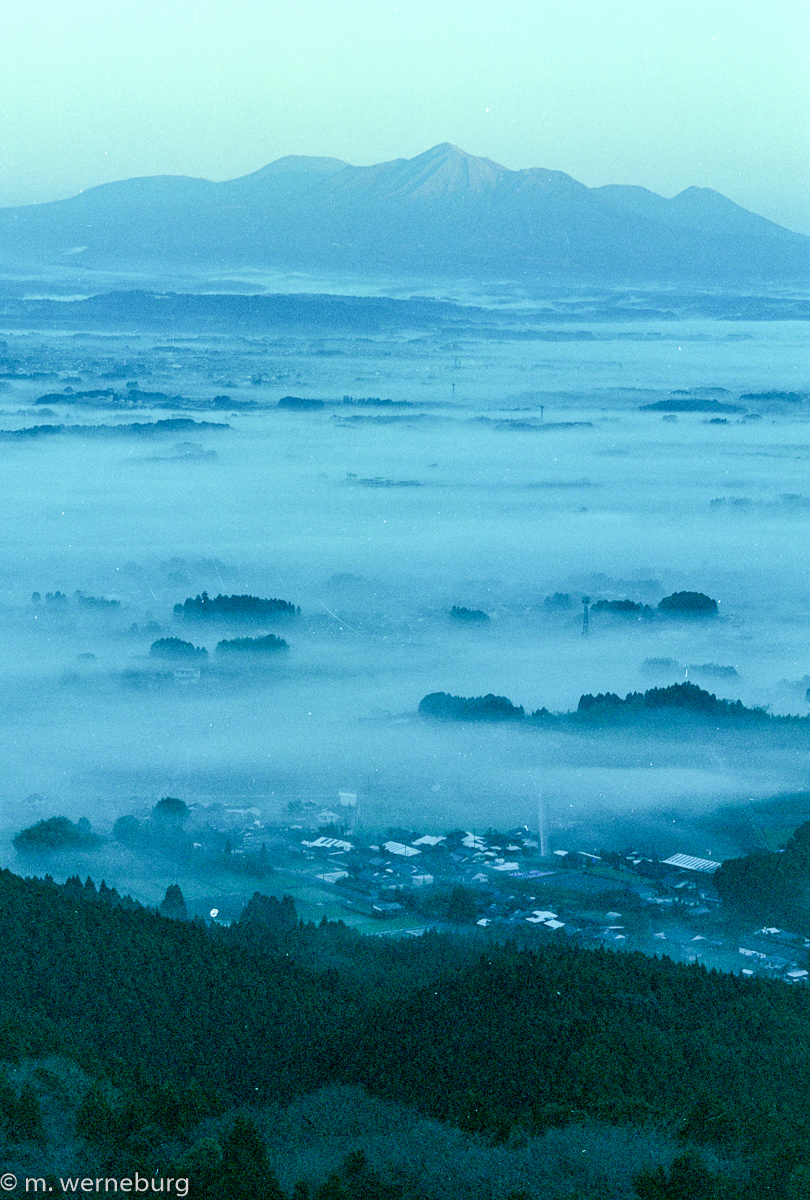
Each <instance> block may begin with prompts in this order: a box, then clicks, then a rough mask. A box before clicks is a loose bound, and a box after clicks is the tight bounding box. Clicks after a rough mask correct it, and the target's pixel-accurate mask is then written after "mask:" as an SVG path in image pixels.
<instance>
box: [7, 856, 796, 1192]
mask: <svg viewBox="0 0 810 1200" xmlns="http://www.w3.org/2000/svg"><path fill="white" fill-rule="evenodd" d="M101 894H102V893H101V889H98V890H97V889H96V888H95V887H94V886H87V885H85V886H84V888H81V889H78V890H77V888H76V885H75V884H74V886H73V887H72V888H65V887H58V886H56V885H54V884H53V883H52V882H42V881H37V880H23V879H20V878H19V877H17V876H14V875H12V874H11V873H9V872H7V871H4V872H2V873H0V913H1V914H2V933H3V936H2V938H0V973H2V978H3V980H4V986H3V989H2V994H0V1052H1V1053H2V1056H3V1058H4V1059H5V1060H6V1061H7V1062H13V1061H16V1060H19V1059H20V1058H21V1057H22V1058H25V1057H31V1056H33V1057H35V1058H36V1057H40V1058H41V1057H42V1056H44V1055H46V1054H53V1053H61V1054H62V1055H67V1056H68V1057H73V1058H75V1059H76V1060H77V1061H78V1062H79V1063H81V1064H82V1065H83V1067H84V1068H85V1070H86V1071H88V1072H89V1074H90V1075H91V1076H92V1078H93V1079H94V1080H95V1083H94V1084H93V1087H92V1088H91V1092H90V1093H88V1094H87V1095H86V1096H85V1097H84V1099H83V1100H82V1103H81V1106H80V1119H79V1126H78V1127H79V1130H80V1131H81V1130H85V1134H86V1136H87V1137H88V1138H89V1139H90V1140H91V1141H92V1140H93V1139H94V1141H93V1145H94V1146H95V1147H96V1150H97V1151H98V1152H99V1153H102V1154H108V1155H111V1156H113V1157H114V1154H115V1153H121V1152H122V1151H121V1146H120V1145H118V1143H117V1142H116V1141H115V1139H116V1138H119V1137H123V1136H124V1134H123V1133H122V1132H121V1131H122V1130H125V1133H126V1136H127V1137H130V1136H132V1134H133V1131H141V1133H142V1135H143V1136H142V1144H141V1149H140V1150H139V1155H140V1158H141V1160H143V1161H144V1162H145V1163H146V1164H147V1166H148V1164H149V1163H150V1162H152V1161H154V1160H153V1158H150V1153H152V1151H150V1150H149V1146H150V1145H151V1146H152V1148H153V1150H154V1147H155V1146H157V1145H158V1144H159V1143H160V1141H161V1138H162V1139H163V1140H164V1141H166V1140H173V1141H174V1142H175V1144H177V1143H178V1142H181V1143H183V1144H185V1145H186V1146H187V1147H191V1148H192V1149H193V1145H192V1144H193V1143H194V1141H195V1138H196V1139H199V1138H203V1139H204V1137H205V1134H204V1131H202V1132H196V1130H197V1123H198V1122H199V1120H200V1119H201V1118H202V1117H203V1116H205V1115H206V1114H207V1113H210V1112H216V1111H220V1110H221V1108H222V1106H223V1105H227V1104H234V1103H236V1104H245V1103H248V1102H249V1103H251V1104H253V1105H256V1104H266V1103H272V1102H281V1103H284V1102H286V1101H288V1100H290V1098H291V1097H293V1096H295V1095H297V1094H301V1093H305V1092H309V1091H312V1090H313V1089H315V1088H317V1087H319V1086H321V1085H323V1084H326V1083H330V1082H332V1083H337V1082H339V1083H343V1084H355V1085H362V1086H363V1087H364V1088H365V1089H366V1091H367V1092H368V1093H370V1094H372V1095H376V1096H378V1097H395V1098H396V1099H397V1100H398V1101H399V1102H402V1103H404V1104H406V1105H410V1106H412V1107H413V1109H414V1110H417V1111H419V1112H422V1113H426V1114H429V1115H431V1116H433V1117H434V1118H438V1119H439V1120H441V1121H444V1122H450V1123H452V1124H454V1125H456V1126H458V1127H461V1128H462V1129H466V1130H469V1131H473V1132H476V1133H478V1134H480V1135H482V1136H484V1137H486V1138H488V1139H492V1138H495V1139H496V1140H500V1141H503V1140H505V1139H508V1138H509V1137H511V1136H513V1135H516V1132H517V1131H522V1135H527V1134H529V1135H531V1134H533V1133H538V1132H540V1131H542V1130H544V1129H547V1128H549V1127H550V1126H562V1125H566V1124H568V1123H570V1122H579V1123H582V1122H583V1121H584V1122H587V1121H589V1120H592V1119H599V1120H603V1121H604V1120H607V1121H609V1122H614V1123H615V1122H618V1123H628V1124H631V1125H635V1126H642V1125H648V1124H650V1123H652V1124H659V1123H662V1122H663V1123H665V1124H666V1125H667V1126H668V1127H669V1128H671V1129H673V1130H676V1131H680V1134H679V1136H680V1137H681V1139H682V1141H683V1144H684V1145H687V1146H689V1145H692V1146H700V1145H711V1146H715V1147H717V1148H719V1149H720V1150H721V1151H723V1152H724V1153H733V1154H737V1155H742V1156H743V1159H744V1161H745V1162H746V1163H747V1164H748V1167H747V1168H746V1170H748V1169H749V1168H750V1170H751V1172H752V1174H751V1177H750V1179H749V1180H748V1182H747V1183H746V1186H745V1190H744V1191H731V1190H723V1191H722V1192H721V1191H718V1190H714V1191H711V1192H709V1191H703V1192H700V1193H695V1196H700V1197H709V1196H713V1197H719V1196H721V1195H722V1196H724V1197H732V1196H734V1197H742V1196H743V1195H745V1196H746V1197H747V1198H750V1200H759V1198H760V1197H763V1198H764V1197H765V1196H768V1197H773V1196H782V1195H785V1196H788V1195H790V1196H793V1195H794V1193H793V1192H788V1191H785V1190H784V1188H786V1187H787V1186H788V1181H789V1180H790V1179H791V1178H792V1179H794V1180H798V1179H800V1178H801V1171H805V1170H806V1171H808V1172H810V1149H809V1147H810V1093H808V1090H807V1087H806V1080H807V1078H808V1073H810V993H808V991H807V990H806V989H804V988H788V987H786V986H784V985H781V984H778V983H771V982H767V981H746V980H744V979H742V978H740V977H737V976H732V975H721V974H718V973H716V972H706V971H705V969H703V968H702V967H698V966H683V965H676V964H675V963H672V962H670V961H668V960H663V961H658V960H657V959H652V958H647V957H644V956H643V955H639V954H613V953H609V952H604V951H600V952H592V951H585V950H577V949H571V948H557V947H547V946H541V945H540V944H539V943H538V947H537V948H536V949H524V950H520V949H518V948H517V947H516V946H514V945H511V946H510V945H508V944H507V945H504V946H500V947H499V946H497V945H495V944H494V943H493V942H491V941H489V940H488V939H487V937H486V935H485V934H482V935H481V937H480V938H477V937H476V936H470V937H468V938H466V939H452V938H450V937H445V936H439V935H437V934H426V935H425V936H423V937H422V938H420V939H412V940H409V941H405V942H400V943H397V942H392V941H391V940H389V939H381V938H364V937H361V936H360V935H358V934H357V933H355V932H353V931H351V930H348V929H346V928H345V927H344V926H342V925H341V924H337V925H334V924H332V925H330V924H327V923H325V922H324V923H322V925H321V926H320V927H315V926H313V925H308V926H304V925H303V924H301V923H300V922H296V920H295V914H294V910H293V908H292V905H291V904H290V902H289V901H287V902H285V903H278V902H276V901H272V900H262V899H261V898H260V897H254V900H253V901H252V902H251V904H250V905H249V906H248V909H247V910H246V912H245V914H244V915H243V918H242V919H240V921H239V922H238V923H236V924H235V925H233V926H231V927H230V928H223V927H215V928H207V927H206V926H205V925H204V924H203V923H202V922H196V923H190V922H187V921H182V920H172V919H169V918H166V917H163V916H160V915H158V914H157V913H154V912H151V911H147V910H143V909H138V908H125V907H123V906H121V905H114V904H111V903H105V902H103V901H102V899H100V896H101ZM9 1086H11V1085H9ZM111 1088H117V1089H119V1094H122V1095H123V1096H124V1097H126V1096H128V1097H129V1099H128V1100H126V1101H125V1102H124V1101H116V1100H115V1099H114V1093H113V1092H111V1091H110V1089H111ZM121 1089H123V1091H122V1092H121ZM105 1097H106V1098H105ZM110 1097H113V1098H112V1099H111V1098H110ZM15 1103H17V1102H16V1101H15ZM116 1104H119V1108H118V1109H116ZM120 1104H124V1108H120ZM105 1105H106V1108H105ZM117 1112H118V1113H119V1115H120V1113H123V1114H124V1116H125V1117H126V1120H124V1117H123V1116H122V1117H121V1119H120V1120H119V1119H118V1117H117V1116H116V1113H117ZM105 1114H106V1115H105ZM116 1131H117V1132H116ZM150 1131H151V1132H150ZM156 1131H157V1132H156ZM150 1138H151V1139H152V1140H151V1142H150V1140H149V1139H150ZM209 1141H210V1138H209ZM200 1144H202V1143H200ZM144 1146H145V1147H146V1149H144ZM116 1147H117V1149H116ZM155 1152H156V1151H155ZM188 1153H189V1154H191V1149H189V1150H188ZM192 1157H193V1156H192ZM713 1186H714V1185H713ZM718 1186H719V1185H718ZM791 1186H792V1185H791ZM769 1189H770V1190H769ZM780 1189H781V1190H780ZM199 1194H201V1195H203V1194H205V1195H208V1193H204V1192H200V1193H199ZM224 1194H225V1193H221V1192H212V1193H210V1196H209V1200H212V1198H213V1197H215V1196H216V1197H219V1196H220V1195H224ZM241 1194H242V1193H239V1195H241ZM336 1194H338V1193H336ZM358 1194H359V1193H358ZM391 1194H392V1195H395V1194H396V1193H391ZM799 1194H800V1193H799V1192H795V1195H796V1196H798V1195H799ZM340 1195H344V1193H340ZM345 1195H351V1193H345ZM645 1195H649V1196H652V1195H656V1196H659V1197H667V1196H674V1195H675V1193H674V1192H670V1191H659V1192H655V1193H653V1192H647V1193H645ZM689 1195H690V1196H691V1195H692V1193H691V1192H690V1193H689ZM228 1196H230V1193H228Z"/></svg>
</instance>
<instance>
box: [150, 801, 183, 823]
mask: <svg viewBox="0 0 810 1200" xmlns="http://www.w3.org/2000/svg"><path fill="white" fill-rule="evenodd" d="M187 818H188V805H187V804H186V802H185V800H178V799H177V797H176V796H164V797H163V799H162V800H158V802H157V804H156V805H155V807H154V808H153V809H152V820H153V821H154V823H155V824H156V825H158V826H160V827H161V828H162V829H181V828H182V826H183V824H184V823H185V821H186V819H187Z"/></svg>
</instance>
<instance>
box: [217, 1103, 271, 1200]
mask: <svg viewBox="0 0 810 1200" xmlns="http://www.w3.org/2000/svg"><path fill="white" fill-rule="evenodd" d="M221 1180H222V1182H221V1192H220V1194H221V1196H222V1200H257V1197H261V1200H286V1197H285V1196H284V1193H283V1192H282V1190H281V1188H280V1187H279V1185H278V1180H277V1179H276V1177H275V1175H274V1174H273V1172H272V1171H271V1169H270V1164H269V1162H268V1159H267V1149H266V1147H265V1144H264V1142H263V1141H262V1138H261V1134H260V1133H259V1131H258V1129H257V1128H256V1126H255V1125H254V1123H253V1121H251V1119H250V1118H249V1117H245V1116H242V1115H241V1114H240V1115H238V1116H237V1117H236V1118H235V1119H234V1122H233V1125H232V1126H231V1128H230V1129H229V1130H228V1132H227V1134H226V1135H225V1138H224V1140H223V1143H222V1175H221Z"/></svg>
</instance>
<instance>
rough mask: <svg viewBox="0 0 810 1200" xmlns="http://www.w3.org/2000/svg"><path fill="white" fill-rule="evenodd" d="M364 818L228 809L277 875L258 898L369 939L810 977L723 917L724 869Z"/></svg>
mask: <svg viewBox="0 0 810 1200" xmlns="http://www.w3.org/2000/svg"><path fill="white" fill-rule="evenodd" d="M358 815H359V814H358V807H357V796H356V795H355V794H354V793H350V792H341V793H339V802H338V803H337V804H336V805H335V806H334V807H333V808H330V807H326V808H323V807H322V806H319V805H318V804H316V803H314V802H296V803H294V804H292V805H290V808H289V812H288V816H287V820H286V821H284V822H276V823H273V824H270V823H265V822H264V821H262V819H261V815H260V810H259V809H256V808H231V809H227V810H225V812H223V813H222V817H223V818H224V819H225V820H226V821H227V823H228V825H229V828H230V831H231V837H232V840H233V846H234V849H233V851H232V853H233V854H234V855H235V856H237V857H238V856H246V857H250V858H255V857H260V858H261V860H262V861H263V862H264V863H266V864H267V866H268V868H270V869H271V872H272V873H271V874H269V875H268V877H267V880H266V881H263V884H262V886H263V889H264V890H267V891H273V892H276V891H278V890H279V889H280V888H281V889H282V890H283V891H285V892H287V893H289V894H291V895H292V896H293V899H294V900H295V901H296V906H297V907H298V908H299V910H301V909H303V910H307V911H309V912H310V913H311V911H312V908H313V906H314V907H315V908H316V911H320V910H321V909H322V910H323V915H324V916H327V917H328V919H330V920H336V919H340V920H344V921H345V922H346V923H348V924H352V925H356V926H358V927H359V928H361V929H362V931H363V932H364V933H371V934H378V935H387V936H418V935H420V934H421V933H423V932H424V931H425V930H426V929H430V928H439V929H446V928H448V927H450V926H453V927H459V926H465V925H466V926H467V927H472V926H478V927H480V928H483V929H491V930H492V932H493V933H495V934H498V933H499V932H507V933H508V935H509V936H519V937H520V938H521V940H523V939H525V938H526V937H529V938H530V939H531V940H536V941H547V940H551V939H555V938H557V939H564V940H566V941H568V942H571V943H574V944H579V945H583V946H587V947H598V946H603V947H606V948H611V949H616V950H639V951H643V952H644V953H647V954H657V955H667V956H669V957H670V958H673V959H676V960H678V961H686V962H699V963H702V964H704V965H705V966H706V967H707V968H716V969H718V970H723V971H732V972H735V973H741V974H743V975H746V976H751V975H757V976H767V977H770V978H779V979H782V980H784V981H785V982H787V983H791V984H805V983H807V981H808V968H810V938H807V937H805V936H804V935H803V934H802V933H799V932H792V931H789V930H784V929H779V928H776V927H774V926H767V927H765V928H756V927H754V926H752V925H751V923H750V922H745V921H744V920H741V919H740V918H739V916H735V915H733V914H731V913H729V912H728V911H727V910H726V908H725V907H724V906H723V905H722V904H721V902H720V898H719V896H718V894H717V891H716V889H715V888H714V886H713V883H712V876H713V874H714V872H715V871H716V870H717V868H718V867H719V866H720V864H719V863H718V862H714V861H711V860H709V859H705V858H697V857H694V856H692V855H689V854H684V853H676V854H671V855H670V856H669V857H667V858H658V857H655V856H649V855H642V854H640V853H637V852H635V851H633V850H627V851H624V852H621V853H619V852H615V851H607V850H602V851H601V852H600V853H599V854H595V853H591V852H588V851H583V850H577V849H574V848H568V849H563V848H556V849H550V848H549V845H548V838H547V836H546V835H545V833H544V832H542V831H541V832H540V834H534V833H533V832H531V831H530V830H529V829H528V828H527V827H526V826H521V827H519V828H516V829H511V830H509V831H507V832H505V833H501V832H496V831H493V830H491V829H490V830H487V831H486V832H482V833H478V832H471V831H467V830H460V829H459V830H455V831H453V832H449V833H438V832H430V833H425V832H419V831H414V830H411V831H407V830H404V829H399V830H389V831H388V836H386V837H380V838H378V839H375V838H368V837H367V836H365V834H364V831H363V828H362V825H361V824H360V821H359V820H358ZM271 881H272V885H271Z"/></svg>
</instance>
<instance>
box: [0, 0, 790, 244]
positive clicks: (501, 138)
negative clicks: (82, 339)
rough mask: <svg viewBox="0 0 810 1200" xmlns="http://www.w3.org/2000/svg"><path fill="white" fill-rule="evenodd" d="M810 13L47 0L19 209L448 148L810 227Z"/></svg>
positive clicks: (781, 2) (12, 45)
mask: <svg viewBox="0 0 810 1200" xmlns="http://www.w3.org/2000/svg"><path fill="white" fill-rule="evenodd" d="M809 51H810V4H808V3H807V0H765V2H763V0H522V2H521V0H490V2H489V3H486V2H484V0H464V2H463V3H462V2H460V0H399V2H398V3H393V2H391V0H286V2H285V3H279V2H277V0H217V2H215V0H198V2H197V3H194V2H193V0H162V2H158V0H141V2H140V3H134V2H132V0H27V3H26V5H25V6H23V5H15V6H14V7H13V8H12V7H11V6H8V7H7V10H6V12H5V14H4V18H3V27H2V35H0V64H2V69H1V70H0V205H10V204H26V203H34V202H38V201H42V200H50V199H57V198H61V197H64V196H68V195H72V194H75V193H76V192H78V191H80V190H82V189H84V188H87V187H92V186H93V185H95V184H97V183H103V182H107V181H109V180H113V179H124V178H129V177H131V176H135V175H155V174H167V173H168V174H184V175H198V176H204V177H205V178H208V179H229V178H234V177H235V176H238V175H243V174H246V173H247V172H249V171H254V170H256V169H258V168H259V167H261V166H264V165H265V164H266V163H268V162H270V161H272V160H273V159H275V158H280V157H281V156H282V155H285V154H319V155H320V154H323V155H331V156H334V157H336V158H343V159H346V160H347V161H348V162H352V163H356V164H366V163H372V162H380V161H384V160H388V159H392V158H400V157H404V158H411V157H413V156H414V155H416V154H419V153H421V152H422V151H423V150H426V149H428V148H429V147H430V146H432V145H435V144H436V143H437V142H443V141H449V142H454V143H456V145H459V146H461V148H462V149H464V150H467V151H469V152H470V153H471V154H481V155H485V156H486V157H488V158H492V159H494V160H495V161H496V162H500V163H503V164H504V165H505V166H507V167H513V168H516V167H531V166H539V167H549V168H552V169H556V170H561V171H565V172H567V173H568V174H570V175H573V176H574V178H576V179H578V180H580V181H581V182H582V183H585V184H587V185H588V186H590V187H595V186H598V185H600V184H605V183H636V184H641V185H643V186H644V187H648V188H651V189H652V190H653V191H656V192H659V193H661V194H662V195H665V196H672V195H674V194H675V193H676V192H678V191H681V190H682V189H683V188H685V187H688V186H690V185H691V184H696V185H698V186H701V187H712V188H715V189H716V190H717V191H720V192H723V193H724V194H725V195H727V196H730V197H731V199H733V200H736V201H737V202H738V203H739V204H742V205H744V206H745V207H746V208H751V209H753V210H754V211H756V212H759V213H761V214H763V215H764V216H767V217H770V218H771V219H772V220H775V221H779V222H780V223H782V224H785V225H788V226H789V227H791V228H794V229H798V230H800V231H801V232H805V233H810V67H809V62H808V52H809Z"/></svg>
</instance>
